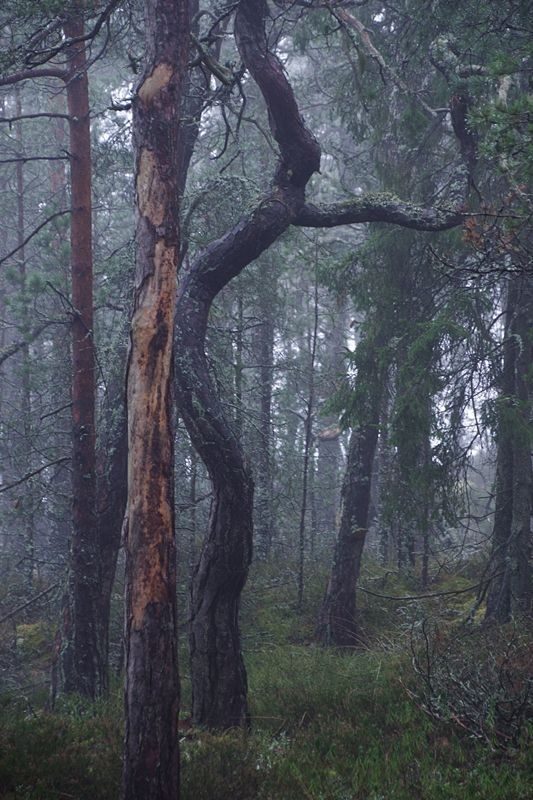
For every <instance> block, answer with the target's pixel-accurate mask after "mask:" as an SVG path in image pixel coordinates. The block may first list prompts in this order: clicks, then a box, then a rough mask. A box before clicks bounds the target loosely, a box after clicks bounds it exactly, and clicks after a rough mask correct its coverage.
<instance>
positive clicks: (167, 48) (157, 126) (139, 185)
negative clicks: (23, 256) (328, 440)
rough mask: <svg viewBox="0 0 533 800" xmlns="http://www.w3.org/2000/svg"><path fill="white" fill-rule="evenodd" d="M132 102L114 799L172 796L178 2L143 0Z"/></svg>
mask: <svg viewBox="0 0 533 800" xmlns="http://www.w3.org/2000/svg"><path fill="white" fill-rule="evenodd" d="M144 12H145V24H146V68H145V71H144V74H143V78H142V80H141V83H140V86H139V87H138V89H137V92H136V96H135V100H134V116H133V128H134V145H135V154H136V165H135V177H136V201H137V211H138V223H137V268H136V281H135V304H134V313H133V318H132V325H131V349H130V356H129V362H128V374H127V403H128V442H129V453H128V507H127V514H126V520H127V523H126V524H127V538H126V622H125V628H126V633H125V636H126V644H125V649H126V686H125V717H126V730H125V745H124V766H123V794H122V796H123V798H124V800H176V798H177V796H178V777H179V752H178V736H177V724H178V708H179V682H178V664H177V636H176V551H175V540H174V486H173V430H172V427H173V425H172V423H173V414H172V407H171V385H172V341H173V327H174V310H175V298H176V278H177V268H178V263H179V252H180V247H179V244H180V243H179V228H178V220H179V193H180V188H181V185H182V180H181V175H180V162H181V157H180V139H179V132H180V112H181V101H182V95H183V87H184V82H185V78H186V67H187V60H188V54H189V19H188V2H187V0H178V1H177V2H176V0H145V3H144Z"/></svg>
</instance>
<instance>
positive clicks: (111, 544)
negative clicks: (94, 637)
mask: <svg viewBox="0 0 533 800" xmlns="http://www.w3.org/2000/svg"><path fill="white" fill-rule="evenodd" d="M106 400H107V402H106V406H107V408H106V411H107V413H106V414H104V415H103V416H104V420H105V422H104V425H105V431H106V435H105V437H103V440H104V441H103V443H102V448H101V452H100V465H99V470H98V486H97V510H98V545H99V551H100V565H101V578H100V603H99V636H100V650H101V652H102V658H103V659H104V660H105V663H106V664H107V665H108V670H107V671H106V677H107V675H108V673H109V623H110V616H111V595H112V591H113V585H114V582H115V574H116V569H117V559H118V554H119V550H120V540H121V533H122V522H123V519H124V513H125V510H126V502H127V494H128V479H127V472H128V429H127V421H126V410H125V408H124V392H123V383H122V382H120V384H119V383H117V382H114V383H112V384H111V387H110V394H109V396H108V397H107V398H106ZM117 409H118V410H119V411H118V419H117V415H116V411H117ZM105 689H106V691H107V689H108V686H107V685H106V687H105Z"/></svg>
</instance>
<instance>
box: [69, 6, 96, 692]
mask: <svg viewBox="0 0 533 800" xmlns="http://www.w3.org/2000/svg"><path fill="white" fill-rule="evenodd" d="M78 10H79V15H74V14H73V15H72V16H71V17H70V18H69V19H68V21H67V23H66V24H65V26H64V30H65V35H66V36H68V37H69V38H74V39H76V38H80V37H83V35H84V33H85V30H84V23H83V15H82V11H83V6H82V4H80V5H79V9H78ZM67 59H68V80H67V106H68V112H69V116H70V120H69V130H70V140H69V150H70V174H71V206H72V212H71V228H70V233H71V238H70V246H71V254H70V261H71V295H72V306H73V317H72V370H73V371H72V426H73V427H72V495H73V516H72V539H71V552H70V569H69V583H68V589H67V598H66V604H65V610H64V620H63V630H62V652H61V661H62V670H63V677H64V689H65V691H75V692H80V693H82V694H85V695H87V696H89V697H97V696H98V695H100V694H102V693H103V692H104V691H105V687H106V685H107V679H106V670H107V664H106V663H105V660H104V654H103V653H102V652H101V649H100V637H99V622H98V610H99V597H100V560H99V553H98V533H97V518H96V435H95V354H94V340H93V271H92V216H91V215H92V210H91V209H92V207H91V128H90V117H89V91H88V79H87V60H86V52H85V43H84V42H83V41H81V42H78V43H77V44H74V45H72V46H71V47H70V48H69V49H68V51H67Z"/></svg>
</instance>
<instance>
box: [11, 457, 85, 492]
mask: <svg viewBox="0 0 533 800" xmlns="http://www.w3.org/2000/svg"><path fill="white" fill-rule="evenodd" d="M65 461H70V456H63V457H62V458H57V459H56V460H55V461H50V463H49V464H45V465H44V466H42V467H39V468H38V469H34V470H33V471H32V472H27V473H26V474H25V475H23V476H22V478H19V479H18V481H13V483H8V484H6V485H5V486H0V494H2V493H3V492H7V491H8V489H14V488H15V486H20V484H21V483H24V481H27V480H29V479H30V478H33V476H34V475H38V474H39V473H40V472H43V471H44V470H45V469H48V468H49V467H55V466H56V464H64V463H65Z"/></svg>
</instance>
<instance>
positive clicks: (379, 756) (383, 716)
mask: <svg viewBox="0 0 533 800" xmlns="http://www.w3.org/2000/svg"><path fill="white" fill-rule="evenodd" d="M365 582H366V584H367V585H369V586H372V587H374V588H376V591H379V592H381V593H383V594H391V595H402V594H406V593H412V592H413V586H414V584H413V583H409V582H407V583H406V582H405V580H404V581H399V580H398V579H397V578H396V577H394V576H392V577H391V576H387V578H386V579H384V575H383V574H381V575H380V574H379V572H378V571H377V572H374V573H373V572H372V571H370V572H368V573H367V574H366V576H365ZM465 583H468V582H467V581H463V580H462V579H453V580H452V581H449V585H448V584H445V585H441V586H439V588H443V586H445V588H449V586H452V584H453V588H461V587H462V586H464V585H465ZM383 584H385V585H384V586H383ZM459 585H460V586H459ZM322 587H323V576H322V579H321V580H317V581H315V582H313V584H312V585H310V586H309V592H308V595H307V600H306V605H305V607H304V608H303V610H302V612H301V613H299V614H297V613H296V611H295V609H294V586H293V584H292V583H291V581H290V580H283V579H282V578H280V577H279V573H277V572H276V570H275V569H272V568H270V569H269V570H265V569H263V570H260V571H259V572H258V573H256V574H255V575H254V576H252V581H251V583H250V585H249V588H248V590H247V593H246V596H245V598H244V602H243V633H244V642H245V647H246V661H247V667H248V675H249V685H250V705H251V713H252V720H253V731H252V733H251V734H246V733H242V732H233V733H227V734H225V735H223V736H214V735H211V734H207V733H205V732H199V731H198V732H190V731H187V735H184V736H183V741H182V748H181V752H182V798H183V800H226V798H227V800H230V798H231V800H252V798H256V799H257V800H292V799H294V800H300V799H301V800H413V799H414V800H455V799H456V798H457V800H531V798H532V797H533V789H532V786H533V753H532V748H531V747H528V742H527V741H526V739H527V733H526V736H525V737H524V743H523V747H522V748H520V749H519V750H515V751H513V752H512V753H507V754H502V753H497V752H495V751H494V750H491V748H490V747H488V746H486V745H483V744H481V743H478V742H475V741H474V740H473V739H471V738H470V737H469V736H468V735H467V734H466V733H465V732H464V731H462V730H461V728H458V727H456V726H454V725H453V724H452V722H435V721H434V720H433V719H431V718H430V717H429V716H427V715H426V714H425V713H424V711H423V710H422V709H421V708H420V707H419V704H418V703H417V701H416V700H414V699H412V697H411V696H410V694H409V692H408V691H406V687H414V688H416V684H414V683H413V681H416V678H415V677H414V675H413V673H412V669H411V663H410V653H409V648H408V646H407V630H408V628H409V625H410V621H411V620H410V617H411V616H413V615H414V614H416V613H419V612H420V609H418V611H417V610H416V609H415V610H413V609H407V608H406V607H405V605H404V604H402V603H401V602H399V601H388V600H379V599H378V598H373V599H372V601H371V602H370V596H368V599H367V600H366V601H363V607H362V610H361V614H362V623H363V625H364V626H365V629H366V635H367V638H368V641H369V648H368V649H367V650H365V651H363V652H354V653H337V652H333V651H328V650H323V649H321V648H318V647H316V646H314V645H313V644H312V632H313V625H314V619H315V616H316V610H317V605H318V602H319V600H320V595H321V592H322ZM377 587H379V588H377ZM470 599H471V598H470ZM433 602H436V601H433ZM447 603H448V605H447V608H446V609H441V611H442V610H444V611H447V612H448V613H447V614H445V616H447V620H448V621H447V623H446V624H447V625H451V626H453V624H454V621H453V620H454V617H455V616H456V614H458V613H459V612H461V611H462V607H463V606H465V605H467V601H466V598H465V597H464V595H458V596H457V597H456V598H453V597H452V599H451V600H450V601H447ZM482 656H483V654H482V653H480V658H481V657H482ZM182 663H183V662H182ZM183 673H184V681H183V686H184V691H183V706H184V713H186V708H187V702H188V697H187V694H188V691H187V680H186V669H185V664H184V663H183ZM121 737H122V724H121V688H120V686H119V685H117V686H116V688H115V690H114V692H113V694H112V697H111V699H110V700H109V701H108V702H106V703H98V704H96V705H94V706H91V705H90V704H87V703H86V702H84V701H81V700H79V699H78V700H76V699H75V698H69V699H67V700H63V701H61V703H60V705H59V707H58V708H57V709H56V711H55V712H54V713H53V714H50V713H46V712H44V711H42V710H40V709H39V707H38V705H37V702H33V701H31V700H30V698H28V696H25V697H23V696H22V695H17V694H16V693H12V694H11V695H10V696H7V695H4V696H3V704H2V708H1V709H0V797H2V798H4V799H5V800H52V798H66V799H67V800H68V798H76V800H85V798H87V800H116V798H118V794H119V785H120V753H121ZM529 743H531V742H529Z"/></svg>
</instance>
